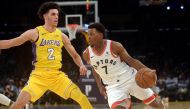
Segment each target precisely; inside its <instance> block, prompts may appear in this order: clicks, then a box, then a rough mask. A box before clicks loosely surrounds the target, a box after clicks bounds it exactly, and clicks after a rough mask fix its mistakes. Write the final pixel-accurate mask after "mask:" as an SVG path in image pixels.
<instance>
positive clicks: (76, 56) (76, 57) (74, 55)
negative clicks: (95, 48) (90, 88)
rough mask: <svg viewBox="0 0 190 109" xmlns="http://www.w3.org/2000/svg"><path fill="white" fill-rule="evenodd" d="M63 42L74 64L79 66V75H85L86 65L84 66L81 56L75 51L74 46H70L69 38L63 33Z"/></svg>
mask: <svg viewBox="0 0 190 109" xmlns="http://www.w3.org/2000/svg"><path fill="white" fill-rule="evenodd" d="M63 43H64V47H65V49H66V50H67V51H68V53H69V54H70V55H71V57H72V58H73V60H74V62H75V64H77V66H79V67H80V74H81V75H85V74H86V72H87V69H86V67H85V66H84V64H83V62H82V59H81V57H80V56H79V54H78V53H77V52H76V50H75V48H74V47H73V46H72V44H71V42H70V40H69V38H68V37H67V36H66V35H65V34H63Z"/></svg>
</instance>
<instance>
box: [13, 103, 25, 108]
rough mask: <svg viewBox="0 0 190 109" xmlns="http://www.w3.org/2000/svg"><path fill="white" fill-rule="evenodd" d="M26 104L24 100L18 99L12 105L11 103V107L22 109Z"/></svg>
mask: <svg viewBox="0 0 190 109" xmlns="http://www.w3.org/2000/svg"><path fill="white" fill-rule="evenodd" d="M24 105H25V103H24V102H19V101H16V102H14V103H13V104H12V105H11V108H10V109H21V108H23V107H24Z"/></svg>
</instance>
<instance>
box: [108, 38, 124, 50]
mask: <svg viewBox="0 0 190 109" xmlns="http://www.w3.org/2000/svg"><path fill="white" fill-rule="evenodd" d="M111 47H112V48H113V49H114V48H118V47H119V48H120V47H123V45H122V44H121V43H120V42H117V41H113V40H111Z"/></svg>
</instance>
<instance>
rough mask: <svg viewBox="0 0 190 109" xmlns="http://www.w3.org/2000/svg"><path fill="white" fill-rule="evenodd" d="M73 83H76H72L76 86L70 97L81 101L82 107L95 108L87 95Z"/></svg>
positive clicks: (83, 108)
mask: <svg viewBox="0 0 190 109" xmlns="http://www.w3.org/2000/svg"><path fill="white" fill-rule="evenodd" d="M73 85H74V84H72V86H71V87H75V88H73V89H72V90H71V92H70V98H72V99H73V100H75V101H76V102H77V103H79V104H80V106H81V108H82V109H93V108H92V105H91V104H90V102H89V100H88V98H87V97H86V95H84V94H83V93H82V92H81V91H80V89H79V88H78V87H77V86H75V85H74V86H73Z"/></svg>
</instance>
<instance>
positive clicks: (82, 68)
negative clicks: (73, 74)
mask: <svg viewBox="0 0 190 109" xmlns="http://www.w3.org/2000/svg"><path fill="white" fill-rule="evenodd" d="M86 73H87V68H86V67H85V66H84V65H81V66H80V75H86Z"/></svg>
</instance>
